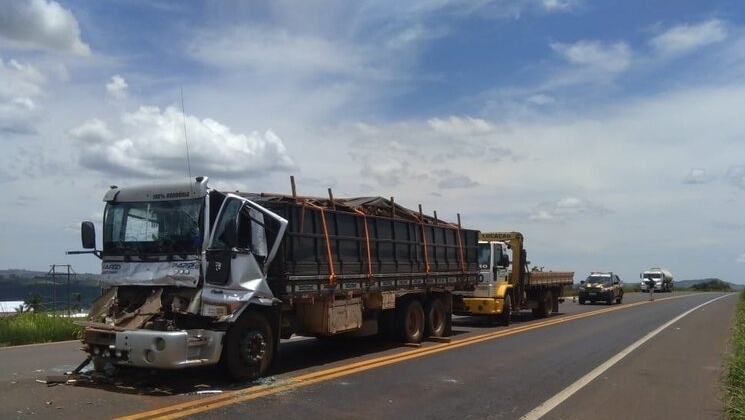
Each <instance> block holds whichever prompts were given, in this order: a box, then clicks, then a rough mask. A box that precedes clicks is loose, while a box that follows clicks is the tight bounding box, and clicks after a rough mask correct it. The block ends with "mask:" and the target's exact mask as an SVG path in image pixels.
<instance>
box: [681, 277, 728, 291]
mask: <svg viewBox="0 0 745 420" xmlns="http://www.w3.org/2000/svg"><path fill="white" fill-rule="evenodd" d="M691 290H695V291H697V292H731V291H732V287H731V286H730V285H729V284H728V283H727V282H724V281H722V280H719V279H711V280H707V281H705V282H703V283H698V284H694V285H692V286H691Z"/></svg>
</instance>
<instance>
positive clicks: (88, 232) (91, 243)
mask: <svg viewBox="0 0 745 420" xmlns="http://www.w3.org/2000/svg"><path fill="white" fill-rule="evenodd" d="M80 241H81V242H82V243H83V249H96V227H95V226H94V225H93V222H83V223H81V224H80Z"/></svg>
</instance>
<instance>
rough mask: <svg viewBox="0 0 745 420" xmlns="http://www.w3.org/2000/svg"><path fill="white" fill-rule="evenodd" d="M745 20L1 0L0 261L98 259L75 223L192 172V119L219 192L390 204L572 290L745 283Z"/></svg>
mask: <svg viewBox="0 0 745 420" xmlns="http://www.w3.org/2000/svg"><path fill="white" fill-rule="evenodd" d="M744 27H745V4H744V3H742V2H740V1H711V2H701V1H676V2H674V3H673V2H648V1H636V0H630V1H588V0H525V1H509V0H498V1H489V0H472V1H464V0H433V1H410V2H394V1H375V2H364V1H359V2H342V1H316V2H306V1H251V2H247V1H188V2H182V1H130V0H126V1H125V0H99V1H95V2H91V1H83V0H64V1H49V0H28V1H21V0H12V1H4V2H0V141H1V142H2V145H3V149H4V151H5V153H3V155H2V156H0V163H1V164H0V175H2V176H0V186H2V189H3V194H2V196H0V197H1V198H0V200H2V201H1V202H0V215H2V217H0V229H1V230H0V232H2V233H1V234H2V241H1V242H0V268H21V269H29V270H48V269H49V266H50V265H52V264H72V266H73V268H74V269H75V270H76V271H77V272H96V271H97V270H98V262H97V260H96V259H95V258H94V257H92V256H66V255H65V253H64V251H65V250H73V249H78V248H79V224H80V221H81V220H94V221H97V222H98V221H99V220H100V218H101V213H102V209H103V202H102V197H103V194H104V193H105V192H106V190H107V188H108V186H109V185H112V184H116V185H120V186H125V185H130V184H135V183H137V184H140V183H147V182H152V180H154V179H155V180H164V179H185V178H186V177H187V176H188V173H187V163H186V141H185V133H184V126H186V138H187V139H188V145H189V153H190V157H191V161H190V167H191V171H192V175H207V176H209V177H210V183H211V185H212V186H214V187H217V188H222V189H230V190H232V189H241V190H247V191H267V192H283V193H289V191H290V185H289V177H290V175H294V176H295V178H296V180H297V183H298V189H299V192H300V193H301V194H303V195H325V194H326V191H327V189H328V188H332V190H333V191H334V195H335V196H337V197H340V196H359V195H380V196H384V197H391V196H392V197H395V199H396V201H397V202H398V203H400V204H402V205H405V206H407V207H410V208H417V206H418V205H419V204H421V205H422V206H423V209H424V210H425V211H426V212H429V213H430V214H431V213H432V212H433V211H437V213H438V216H439V217H441V218H443V219H449V220H455V219H456V217H457V214H460V215H461V219H462V222H463V224H464V226H466V227H469V228H474V229H480V230H484V231H507V230H517V231H521V232H523V233H524V235H525V237H526V247H527V249H528V253H529V259H530V261H531V262H532V263H533V264H534V265H537V266H542V267H545V268H546V269H554V270H573V271H576V273H577V274H576V276H575V279H576V280H577V281H579V280H580V279H583V278H584V277H585V276H586V275H587V273H588V272H589V271H591V270H612V271H616V272H618V273H619V274H620V275H621V278H622V279H623V280H625V281H627V282H633V281H638V275H639V273H640V272H641V271H643V270H645V269H647V268H650V267H652V266H664V267H666V268H668V269H669V270H670V271H672V272H673V274H675V276H676V278H678V279H694V278H704V277H719V278H721V279H724V280H727V281H731V282H735V283H740V284H745V276H744V275H743V268H745V241H743V239H742V237H743V234H745V219H744V216H743V214H744V212H743V210H745V142H744V141H742V139H741V137H742V133H745V118H743V109H745V32H744V31H743V28H744ZM181 92H183V107H182V100H181V98H182V96H181ZM184 114H185V116H184ZM184 117H185V118H184Z"/></svg>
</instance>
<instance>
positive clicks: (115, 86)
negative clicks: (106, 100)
mask: <svg viewBox="0 0 745 420" xmlns="http://www.w3.org/2000/svg"><path fill="white" fill-rule="evenodd" d="M128 87H129V85H128V84H127V82H126V81H125V80H124V78H123V77H122V76H120V75H118V74H115V75H114V76H111V80H110V81H109V83H106V94H107V95H108V96H109V97H110V98H112V99H115V100H122V99H124V98H126V97H127V88H128Z"/></svg>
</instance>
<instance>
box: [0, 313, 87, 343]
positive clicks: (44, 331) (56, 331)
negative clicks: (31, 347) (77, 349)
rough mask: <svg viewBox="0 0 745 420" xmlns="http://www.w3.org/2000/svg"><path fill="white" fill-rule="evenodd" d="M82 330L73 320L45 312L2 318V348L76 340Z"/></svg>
mask: <svg viewBox="0 0 745 420" xmlns="http://www.w3.org/2000/svg"><path fill="white" fill-rule="evenodd" d="M80 331H81V328H80V327H78V326H77V325H75V324H73V319H71V318H67V317H61V316H55V315H52V314H49V313H44V312H38V313H37V312H23V313H19V314H15V315H11V316H7V317H0V347H3V346H18V345H22V344H33V343H47V342H52V341H66V340H75V339H77V338H79V337H80Z"/></svg>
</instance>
